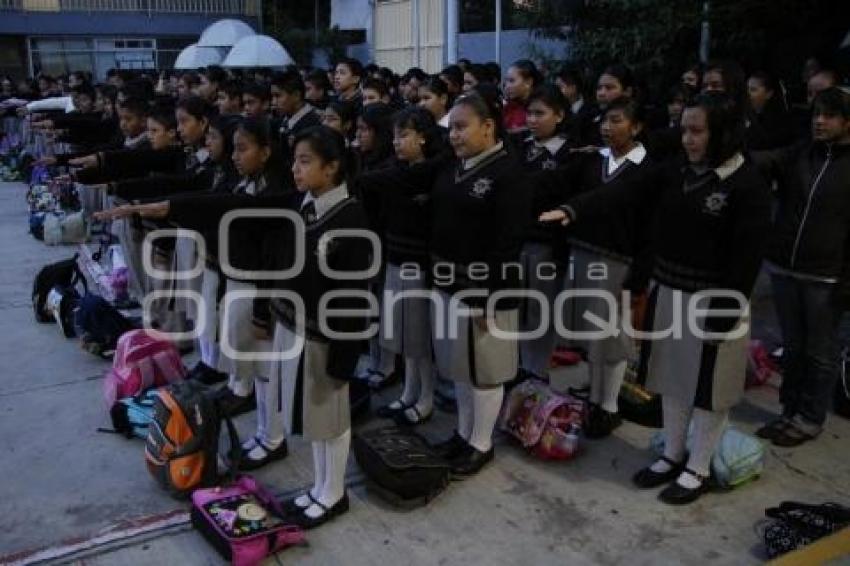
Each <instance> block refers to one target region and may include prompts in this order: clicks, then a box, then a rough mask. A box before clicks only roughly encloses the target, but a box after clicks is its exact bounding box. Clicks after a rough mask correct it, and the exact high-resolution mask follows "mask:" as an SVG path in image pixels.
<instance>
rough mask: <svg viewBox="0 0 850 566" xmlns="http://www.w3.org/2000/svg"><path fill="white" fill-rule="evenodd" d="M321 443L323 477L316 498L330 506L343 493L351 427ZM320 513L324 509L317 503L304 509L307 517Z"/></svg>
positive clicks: (316, 515) (340, 497)
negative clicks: (323, 452) (322, 445)
mask: <svg viewBox="0 0 850 566" xmlns="http://www.w3.org/2000/svg"><path fill="white" fill-rule="evenodd" d="M322 444H324V446H325V477H324V484H323V486H322V493H321V494H320V495H319V497H318V500H319V501H320V502H321V503H322V505H324V506H325V507H332V506H333V505H335V504H336V503H337V502H338V501H339V500H340V499H342V496H343V495H345V468H346V466H347V464H348V449H349V447H350V446H351V429H348V430H347V431H345V432H344V433H342V434H341V435H340V436H338V437H336V438H334V439H331V440H326V441H325V442H323V443H322ZM317 479H318V478H317ZM322 513H324V511H322V509H321V508H320V507H319V506H318V505H311V506H310V507H308V508H307V511H305V515H307V516H308V517H318V516H319V515H321V514H322Z"/></svg>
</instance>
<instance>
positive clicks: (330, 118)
mask: <svg viewBox="0 0 850 566" xmlns="http://www.w3.org/2000/svg"><path fill="white" fill-rule="evenodd" d="M322 125H323V126H327V127H329V128H331V129H333V130H336V131H337V132H339V133H340V134H342V135H343V137H344V138H345V143H346V146H350V145H351V143H352V142H353V141H354V138H355V136H356V135H357V107H356V106H354V105H353V104H349V103H347V102H340V101H338V100H334V101H332V102H330V103H329V104H328V106H327V107H326V108H325V110H324V112H322Z"/></svg>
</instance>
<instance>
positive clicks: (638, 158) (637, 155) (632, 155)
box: [599, 142, 646, 175]
mask: <svg viewBox="0 0 850 566" xmlns="http://www.w3.org/2000/svg"><path fill="white" fill-rule="evenodd" d="M599 153H600V154H601V155H602V157H607V158H608V174H609V175H611V174H613V173H614V171H616V170H617V169H619V168H620V166H621V165H622V164H623V163H625V162H626V161H631V162H632V163H634V164H635V165H640V164H641V162H642V161H643V160H644V159H645V158H646V148H645V147H643V144H642V143H640V142H638V143H637V145H636V146H635V147H633V148H632V150H631V151H629V152H628V153H627V154H626V155H624V156H622V157H620V158H619V159H618V158H615V157H614V155H613V154H612V153H611V149H610V148H607V147H603V148H602V149H600V150H599Z"/></svg>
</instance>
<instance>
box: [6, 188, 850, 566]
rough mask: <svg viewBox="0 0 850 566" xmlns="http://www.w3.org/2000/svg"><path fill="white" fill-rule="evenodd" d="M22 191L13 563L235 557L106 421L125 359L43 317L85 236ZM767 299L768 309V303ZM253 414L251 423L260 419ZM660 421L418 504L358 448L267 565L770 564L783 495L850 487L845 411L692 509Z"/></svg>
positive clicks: (449, 422) (12, 257)
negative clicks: (662, 481)
mask: <svg viewBox="0 0 850 566" xmlns="http://www.w3.org/2000/svg"><path fill="white" fill-rule="evenodd" d="M23 194H24V186H23V185H20V184H0V241H2V246H0V266H2V268H0V273H2V274H3V276H2V278H0V337H2V339H0V368H2V370H0V375H2V377H0V454H2V458H0V477H2V478H3V480H2V481H0V563H6V562H11V563H14V561H18V562H19V563H31V562H33V561H41V562H52V563H68V562H70V563H77V564H97V565H113V564H128V565H130V564H132V565H134V566H137V565H147V564H151V565H157V566H161V565H163V564H181V565H184V564H185V565H194V564H198V565H201V564H221V563H222V561H221V560H220V559H219V558H218V557H217V555H216V554H215V553H214V551H213V550H212V549H211V548H210V547H208V546H207V545H206V544H205V542H204V541H203V540H202V539H201V538H200V536H199V535H197V534H196V533H194V532H193V531H192V530H191V528H190V527H189V526H188V523H187V517H186V511H187V509H188V506H187V504H186V503H184V502H180V501H176V500H174V499H171V498H170V497H168V496H167V495H165V494H163V493H162V492H161V491H160V490H159V489H158V488H157V487H156V486H155V485H154V483H153V482H152V480H151V479H150V478H149V477H148V475H147V472H146V470H145V467H144V462H143V445H142V443H141V442H140V441H129V440H125V439H124V438H122V437H118V436H115V435H109V434H104V433H100V432H97V428H98V427H102V426H108V424H109V423H108V417H107V415H106V411H105V409H104V404H103V401H102V395H101V389H100V387H101V377H102V374H103V372H104V371H105V370H106V369H107V368H108V367H109V364H108V363H107V362H103V361H100V360H98V359H97V358H95V357H93V356H91V355H90V354H87V353H86V352H83V351H82V350H80V349H79V347H78V345H77V343H76V341H74V340H66V339H65V338H64V337H62V336H61V333H60V331H59V329H58V328H57V327H56V326H54V325H38V324H36V323H35V322H34V320H33V317H32V312H31V306H30V299H29V294H30V288H31V285H32V278H33V276H34V274H35V273H36V272H37V270H38V269H39V268H40V267H41V266H42V265H44V264H46V263H48V262H52V261H56V260H58V259H62V258H65V257H68V256H70V255H71V254H73V252H74V249H73V248H62V247H59V248H50V247H47V246H45V245H44V244H42V243H41V242H37V241H36V240H34V239H33V238H32V237H31V236H29V235H28V234H27V233H26V231H27V222H26V216H27V214H26V207H25V204H24V200H23ZM756 309H757V313H756V314H758V315H759V316H762V317H763V318H764V319H765V320H766V321H769V319H770V317H771V316H772V315H771V313H770V312H769V302H766V301H765V300H764V299H762V300H760V301H757V303H756ZM764 327H765V328H766V329H767V330H766V332H768V334H769V333H770V332H769V330H770V328H771V327H772V325H771V324H770V323H769V322H766V323H765V324H764ZM580 371H581V368H578V369H573V370H570V371H562V372H560V373H558V375H557V376H556V379H557V381H558V383H560V384H564V383H567V382H570V381H572V380H575V379H576V378H577V372H580ZM388 395H389V396H391V395H392V393H389V394H388ZM776 410H777V395H776V391H775V390H774V389H771V388H762V389H758V390H753V391H750V392H748V394H747V398H746V401H745V402H744V403H742V404H741V405H740V406H739V407H737V408H736V410H735V411H734V414H733V421H734V423H735V424H736V425H737V426H738V427H740V428H741V429H743V430H745V431H752V430H754V429H755V428H756V427H757V426H758V425H759V424H760V423H761V422H763V421H764V420H765V419H766V418H767V417H768V416H769V415H770V414H771V413H773V412H776ZM453 421H454V417H453V416H452V415H446V414H438V415H437V417H436V418H435V419H433V420H432V421H431V422H430V423H428V424H427V425H425V427H424V429H425V433H426V435H429V436H431V437H435V438H436V437H440V436H441V435H444V434H448V432H449V431H450V430H451V428H452V426H453ZM238 426H239V428H240V430H241V431H242V433H244V434H248V433H250V432H251V431H252V429H253V426H254V416H253V415H246V416H244V417H242V418H240V419H239V421H238ZM651 433H652V431H651V430H648V429H645V428H642V427H639V426H635V425H632V424H626V425H624V426H623V427H621V428H620V429H618V430H617V431H616V432H615V434H614V436H613V437H612V438H609V439H607V440H603V441H597V442H586V443H585V444H584V445H583V453H582V454H581V456H580V457H578V458H577V459H575V460H573V461H571V462H564V463H547V462H541V461H538V460H535V459H532V458H531V457H529V456H528V455H526V454H524V453H523V452H522V451H521V450H520V449H518V448H517V447H516V446H514V445H512V444H511V443H510V442H508V441H507V439H505V438H500V439H499V441H498V444H497V458H496V462H495V463H494V464H493V465H491V466H489V467H488V468H486V469H485V470H484V471H483V472H482V473H481V474H479V475H478V476H476V477H474V478H471V479H469V480H466V481H464V482H459V483H453V484H452V485H451V486H450V487H449V489H448V490H447V491H446V492H444V493H443V494H442V495H441V496H440V497H439V498H437V499H436V500H435V501H433V502H432V503H431V504H430V505H428V506H427V507H424V508H420V509H415V510H410V511H400V510H397V509H393V508H391V507H389V506H387V505H386V504H384V503H383V502H382V501H381V500H380V499H379V498H378V497H377V496H375V495H374V494H372V493H370V492H369V490H368V488H367V485H366V484H365V482H364V481H363V478H362V476H361V474H360V473H359V471H358V470H357V467H356V465H355V464H353V463H351V465H350V467H349V471H348V479H349V485H350V493H351V496H352V503H351V511H350V512H349V513H348V514H347V515H345V516H343V517H341V518H339V519H338V520H336V521H334V522H332V523H330V524H328V525H326V526H324V527H322V528H320V529H318V530H317V531H314V532H310V533H309V534H308V539H309V546H307V547H304V548H294V549H290V550H287V551H285V552H282V553H280V554H279V556H277V557H275V558H271V559H269V560H268V561H267V564H278V563H294V562H298V563H303V564H322V565H324V564H327V565H331V564H344V565H351V566H356V565H361V564H362V565H372V564H386V565H389V564H417V565H418V564H423V565H430V564H440V565H443V564H446V565H455V564H460V565H463V564H470V565H472V564H488V565H494V564H518V563H526V564H534V565H538V564H576V565H583V564H612V565H613V564H626V563H628V564H631V565H641V564H647V565H649V564H694V563H700V564H717V565H721V564H723V565H725V564H729V565H740V564H755V563H758V562H760V561H761V560H762V559H763V556H762V555H761V554H760V552H761V550H760V547H759V537H758V535H757V533H756V531H755V525H756V523H757V522H758V521H759V520H761V519H762V518H763V511H764V509H765V508H766V507H769V506H772V505H776V504H778V503H779V502H781V501H783V500H789V499H790V500H799V501H808V502H822V501H839V502H844V503H848V502H850V460H848V458H847V453H848V452H847V451H848V438H850V422H848V421H846V420H843V419H841V418H838V417H834V418H832V419H831V421H830V424H829V426H828V429H827V431H826V432H825V433H824V435H823V437H822V438H821V439H819V440H818V441H817V442H815V443H810V444H807V445H804V446H802V447H800V448H798V449H793V450H787V449H774V448H771V449H769V450H768V456H767V462H766V470H765V473H764V475H763V477H762V478H761V479H760V480H758V481H756V482H754V483H752V484H750V485H747V486H744V487H742V488H740V489H738V490H735V491H732V492H729V493H721V494H711V495H708V496H706V497H704V498H703V499H701V500H700V501H699V502H697V503H696V504H694V505H691V506H687V507H684V508H673V507H668V506H665V505H663V504H661V503H659V502H658V501H657V500H656V492H654V491H649V492H638V491H636V490H635V489H633V488H632V487H631V485H630V480H629V478H630V476H631V474H632V473H633V472H634V471H635V470H637V469H638V468H640V467H641V466H643V465H645V464H646V463H647V462H648V460H649V458H650V457H649V455H648V452H647V450H646V448H647V446H648V440H649V437H650V435H651ZM257 476H258V477H259V478H260V479H261V480H262V481H264V482H266V483H267V484H268V485H270V486H273V488H274V489H275V491H277V492H279V493H294V492H295V491H296V490H298V489H301V488H303V487H304V486H307V485H309V484H310V483H311V481H312V472H311V457H310V450H309V446H308V445H307V444H305V443H304V442H303V441H302V440H301V439H292V440H291V444H290V456H289V457H288V458H287V459H286V460H284V461H282V462H279V463H276V464H274V465H272V466H270V467H269V468H268V469H266V470H262V471H260V472H259V473H258V474H257ZM39 549H41V550H40V551H39Z"/></svg>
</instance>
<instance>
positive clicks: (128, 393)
mask: <svg viewBox="0 0 850 566" xmlns="http://www.w3.org/2000/svg"><path fill="white" fill-rule="evenodd" d="M184 377H186V367H185V366H184V365H183V361H182V360H181V359H180V353H179V352H178V351H177V347H176V346H175V345H174V343H173V342H171V341H170V340H168V338H166V337H165V335H164V334H162V333H160V332H157V331H156V330H147V329H140V330H131V331H129V332H125V333H124V334H123V335H122V336H121V337H120V338H119V339H118V346H117V348H116V349H115V356H114V358H113V360H112V369H110V370H109V372H107V374H106V379H105V380H104V383H103V393H104V397H105V398H106V403H107V406H108V407H110V408H111V407H112V405H114V404H115V403H116V402H117V401H118V399H123V398H124V397H132V396H134V395H138V394H139V393H141V392H142V391H145V390H146V389H149V388H151V387H160V386H163V385H168V384H170V383H174V382H177V381H179V380H182V379H183V378H184Z"/></svg>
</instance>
